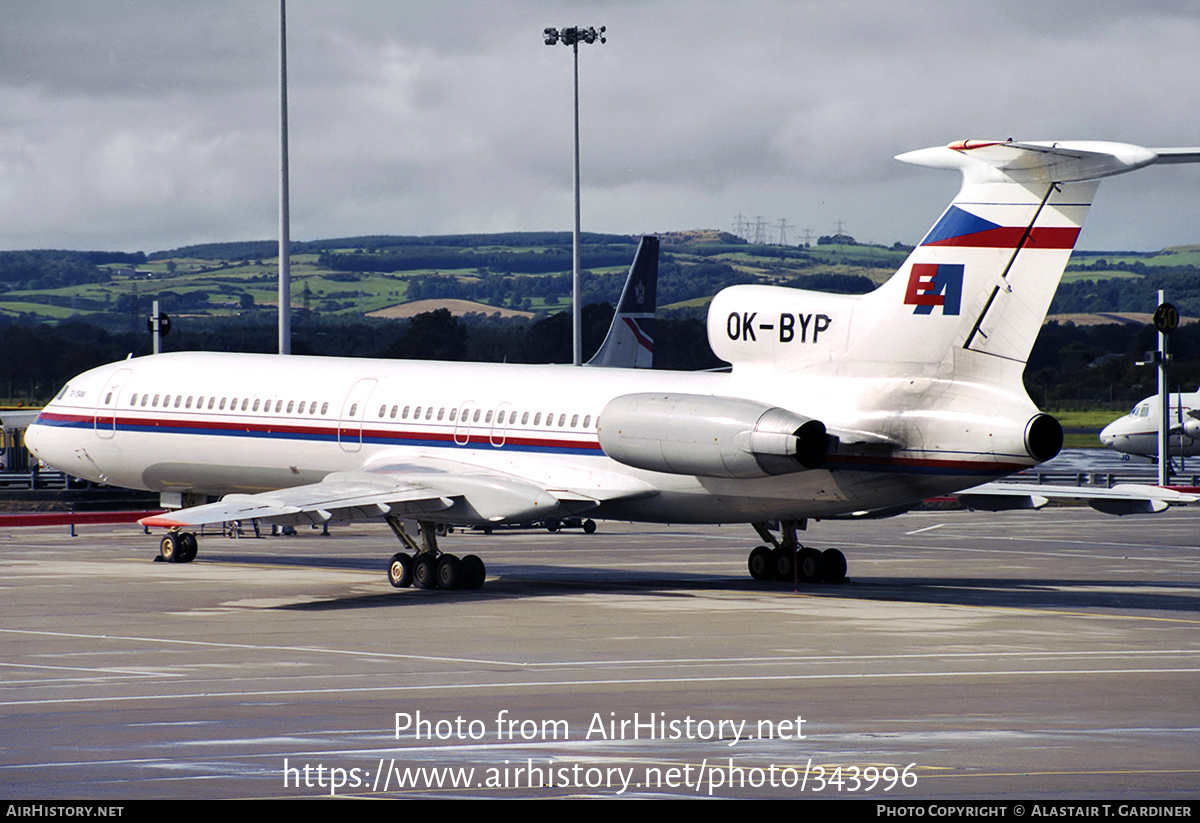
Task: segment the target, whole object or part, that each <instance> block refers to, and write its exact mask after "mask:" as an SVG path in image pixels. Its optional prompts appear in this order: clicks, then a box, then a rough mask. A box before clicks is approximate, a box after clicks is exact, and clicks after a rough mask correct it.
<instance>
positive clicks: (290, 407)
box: [287, 400, 303, 414]
mask: <svg viewBox="0 0 1200 823" xmlns="http://www.w3.org/2000/svg"><path fill="white" fill-rule="evenodd" d="M295 402H296V401H294V400H289V401H288V404H287V413H288V414H291V413H292V404H293V403H295ZM301 405H303V404H301Z"/></svg>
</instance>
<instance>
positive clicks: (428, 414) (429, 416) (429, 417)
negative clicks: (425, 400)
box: [425, 406, 433, 420]
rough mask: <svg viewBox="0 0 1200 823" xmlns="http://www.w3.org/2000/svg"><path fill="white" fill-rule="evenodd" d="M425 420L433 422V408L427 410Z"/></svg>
mask: <svg viewBox="0 0 1200 823" xmlns="http://www.w3.org/2000/svg"><path fill="white" fill-rule="evenodd" d="M425 419H426V420H432V419H433V406H430V407H429V408H427V409H426V410H425Z"/></svg>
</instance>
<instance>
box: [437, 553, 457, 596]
mask: <svg viewBox="0 0 1200 823" xmlns="http://www.w3.org/2000/svg"><path fill="white" fill-rule="evenodd" d="M437 585H438V588H439V589H457V588H459V587H460V586H461V585H462V568H461V566H460V565H459V562H458V558H457V557H455V556H454V555H452V554H443V555H442V556H441V557H439V558H438V561H437Z"/></svg>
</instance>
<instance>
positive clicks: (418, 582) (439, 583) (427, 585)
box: [388, 552, 487, 590]
mask: <svg viewBox="0 0 1200 823" xmlns="http://www.w3.org/2000/svg"><path fill="white" fill-rule="evenodd" d="M486 578H487V567H486V566H484V564H483V561H482V560H480V559H479V557H478V556H476V555H473V554H468V555H467V556H466V557H461V558H460V557H457V556H456V555H453V554H439V555H437V556H434V554H433V553H432V552H422V553H420V554H418V555H417V556H416V557H413V556H412V555H409V554H406V553H405V552H397V553H396V554H394V555H392V559H391V560H389V561H388V582H389V583H391V584H392V585H393V586H394V587H396V588H397V589H406V588H408V587H409V586H415V587H416V588H418V589H450V590H453V589H468V590H475V589H479V588H482V587H483V581H484V580H485V579H486Z"/></svg>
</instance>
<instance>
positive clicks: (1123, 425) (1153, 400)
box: [1100, 391, 1200, 458]
mask: <svg viewBox="0 0 1200 823" xmlns="http://www.w3.org/2000/svg"><path fill="white" fill-rule="evenodd" d="M1161 408H1162V406H1161V405H1160V404H1159V402H1158V395H1157V394H1155V395H1151V396H1150V397H1147V398H1146V399H1144V400H1142V401H1140V402H1139V403H1138V404H1137V405H1136V406H1134V407H1133V411H1131V412H1130V413H1129V414H1127V415H1125V416H1124V417H1119V418H1117V419H1116V420H1114V421H1113V422H1111V423H1109V424H1108V425H1107V426H1105V427H1104V430H1103V431H1101V432H1100V442H1101V443H1103V444H1104V445H1105V446H1107V447H1108V448H1110V449H1112V450H1113V451H1118V452H1121V453H1123V454H1131V455H1135V456H1140V457H1152V458H1157V457H1158V423H1159V419H1160V417H1161V415H1160V413H1159V410H1160V409H1161ZM1167 413H1168V416H1169V419H1170V429H1169V430H1168V432H1167V436H1168V440H1167V454H1168V455H1169V456H1182V457H1192V456H1194V455H1197V454H1200V391H1194V392H1190V393H1183V392H1176V393H1174V394H1168V395H1167Z"/></svg>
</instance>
